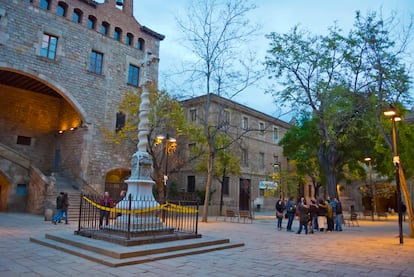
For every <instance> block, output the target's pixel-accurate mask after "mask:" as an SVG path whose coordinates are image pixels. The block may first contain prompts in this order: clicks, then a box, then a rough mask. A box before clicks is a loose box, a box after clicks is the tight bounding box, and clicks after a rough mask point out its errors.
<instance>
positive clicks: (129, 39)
mask: <svg viewBox="0 0 414 277" xmlns="http://www.w3.org/2000/svg"><path fill="white" fill-rule="evenodd" d="M133 43H134V35H133V34H131V33H127V35H126V38H125V44H126V45H130V46H132V44H133Z"/></svg>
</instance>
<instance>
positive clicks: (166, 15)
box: [134, 0, 414, 121]
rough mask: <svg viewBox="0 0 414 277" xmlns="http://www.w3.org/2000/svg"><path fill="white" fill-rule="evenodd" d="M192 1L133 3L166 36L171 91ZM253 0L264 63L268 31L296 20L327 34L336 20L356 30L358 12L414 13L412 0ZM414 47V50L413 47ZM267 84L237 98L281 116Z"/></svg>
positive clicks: (164, 59) (164, 69)
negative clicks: (181, 24)
mask: <svg viewBox="0 0 414 277" xmlns="http://www.w3.org/2000/svg"><path fill="white" fill-rule="evenodd" d="M190 1H191V0H190ZM187 3H188V0H176V1H169V0H151V1H149V0H135V2H134V6H135V7H134V15H135V17H136V19H137V20H138V22H139V23H140V24H142V25H145V26H147V27H149V28H151V29H153V30H154V31H156V32H158V33H161V34H163V35H165V36H166V38H165V40H164V41H162V42H161V48H160V59H161V60H160V80H159V81H160V88H165V89H167V91H170V90H172V89H171V88H170V87H169V84H168V82H167V81H166V80H167V79H166V78H165V75H166V74H168V73H170V72H172V71H174V70H175V67H176V65H178V64H181V62H182V61H183V60H184V59H185V57H186V55H185V52H186V49H185V48H183V47H182V45H181V44H180V38H181V35H180V31H179V29H178V28H177V24H176V20H175V17H179V16H183V17H185V16H186V7H187ZM252 3H255V4H256V5H257V9H256V10H254V11H252V12H251V18H250V20H251V22H252V23H255V24H256V23H257V24H260V25H261V26H262V29H261V33H262V34H263V35H262V36H261V37H259V38H258V39H256V40H254V42H252V46H251V47H253V48H254V49H255V50H256V52H257V57H258V59H260V61H264V57H265V54H266V50H267V49H268V43H269V41H268V40H267V39H265V38H264V34H268V33H270V32H273V31H274V32H279V33H286V32H288V31H289V30H290V29H291V28H292V27H293V26H294V25H296V24H301V26H302V27H305V28H306V29H308V30H309V31H311V32H312V33H313V34H323V33H325V32H326V31H327V28H328V27H329V26H332V25H333V24H334V22H337V24H338V25H339V26H340V27H341V28H343V29H344V30H348V29H349V28H351V27H352V24H353V22H354V17H355V11H356V10H360V11H361V12H362V13H363V14H366V12H367V11H376V12H382V14H383V16H384V17H388V16H389V15H390V14H391V12H392V11H394V12H396V13H397V16H398V18H399V19H401V21H402V22H408V20H409V18H410V16H414V1H413V0H337V1H335V0H255V1H252ZM411 49H414V47H413V45H411ZM413 52H414V51H413ZM413 56H414V53H413ZM411 61H412V62H413V61H414V60H413V59H412V60H411ZM411 76H413V78H414V75H413V74H411ZM263 85H264V84H259V85H258V86H256V87H253V88H251V89H250V90H249V91H247V92H245V93H243V94H242V95H240V96H238V97H236V98H235V99H233V100H235V101H237V102H239V103H241V104H244V105H246V106H249V107H251V108H253V109H256V110H260V111H263V112H265V113H267V114H270V115H273V116H276V117H278V116H279V115H280V111H278V109H277V107H276V106H275V105H274V104H271V103H272V99H271V97H270V95H265V94H264V90H263V88H262V86H263ZM413 94H414V93H413ZM258 95H259V96H260V97H258ZM282 119H284V120H287V121H288V120H289V119H290V117H289V116H284V117H282Z"/></svg>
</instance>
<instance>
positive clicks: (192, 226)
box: [78, 194, 198, 239]
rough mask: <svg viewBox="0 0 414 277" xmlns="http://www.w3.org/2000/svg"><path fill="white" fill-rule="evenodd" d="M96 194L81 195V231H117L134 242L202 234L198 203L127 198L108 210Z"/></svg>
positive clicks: (79, 227)
mask: <svg viewBox="0 0 414 277" xmlns="http://www.w3.org/2000/svg"><path fill="white" fill-rule="evenodd" d="M100 200H101V199H100V198H99V197H97V196H96V195H85V194H81V201H80V208H79V224H78V232H81V231H84V230H92V231H93V230H96V231H103V232H113V233H116V234H117V235H121V236H125V237H126V238H127V239H130V238H131V237H134V236H142V235H146V234H161V233H174V232H180V233H189V234H195V235H196V234H197V232H198V201H186V200H184V201H183V200H172V201H167V202H166V203H164V204H160V203H158V202H157V201H155V200H154V199H133V198H132V196H131V195H128V196H126V197H125V198H124V199H122V200H120V201H119V202H118V203H114V204H113V207H105V206H104V205H103V203H101V201H100Z"/></svg>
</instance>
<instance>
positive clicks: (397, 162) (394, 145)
mask: <svg viewBox="0 0 414 277" xmlns="http://www.w3.org/2000/svg"><path fill="white" fill-rule="evenodd" d="M384 115H385V116H390V117H391V120H392V149H393V163H394V167H395V184H396V186H397V209H398V230H399V237H400V244H403V243H404V238H403V228H402V205H401V204H402V201H401V185H400V175H399V165H400V157H399V156H398V151H397V127H396V125H395V122H396V121H401V117H399V116H398V115H397V112H396V111H395V110H394V109H390V110H388V111H385V112H384Z"/></svg>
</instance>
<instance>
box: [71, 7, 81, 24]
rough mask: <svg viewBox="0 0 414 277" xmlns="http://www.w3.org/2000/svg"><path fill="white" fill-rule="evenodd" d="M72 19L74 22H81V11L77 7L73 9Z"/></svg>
mask: <svg viewBox="0 0 414 277" xmlns="http://www.w3.org/2000/svg"><path fill="white" fill-rule="evenodd" d="M72 21H73V22H75V23H81V22H82V11H81V10H79V9H74V10H73V15H72Z"/></svg>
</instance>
